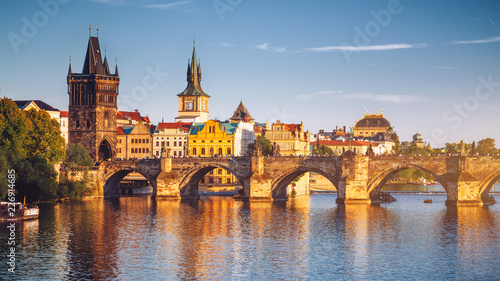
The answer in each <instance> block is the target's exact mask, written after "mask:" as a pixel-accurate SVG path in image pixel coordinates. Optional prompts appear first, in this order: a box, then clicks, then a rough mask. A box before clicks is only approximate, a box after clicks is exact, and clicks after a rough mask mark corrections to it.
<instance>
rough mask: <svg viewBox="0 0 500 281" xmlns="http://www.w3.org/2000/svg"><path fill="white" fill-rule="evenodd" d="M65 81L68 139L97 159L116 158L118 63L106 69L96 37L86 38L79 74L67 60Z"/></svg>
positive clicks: (105, 61) (106, 62) (106, 61)
mask: <svg viewBox="0 0 500 281" xmlns="http://www.w3.org/2000/svg"><path fill="white" fill-rule="evenodd" d="M97 32H99V29H97ZM98 34H99V33H98ZM67 81H68V95H69V142H70V143H75V144H76V143H80V144H82V145H83V146H85V147H86V148H87V150H88V151H89V153H90V156H91V157H92V158H93V159H94V160H96V161H102V160H106V159H109V158H113V157H115V155H116V143H117V138H116V130H117V124H116V113H117V103H116V99H117V97H118V88H119V84H120V77H119V76H118V66H116V67H115V73H114V74H112V73H111V72H110V71H109V66H108V60H107V58H106V54H105V55H104V61H103V60H102V53H101V49H100V47H99V38H98V37H92V36H90V38H89V43H88V46H87V54H86V55H85V61H84V64H83V70H82V73H72V72H71V62H70V65H69V70H68V77H67Z"/></svg>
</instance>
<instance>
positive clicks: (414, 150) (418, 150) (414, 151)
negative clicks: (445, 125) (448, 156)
mask: <svg viewBox="0 0 500 281" xmlns="http://www.w3.org/2000/svg"><path fill="white" fill-rule="evenodd" d="M404 154H405V155H409V156H411V155H422V156H427V155H429V154H431V155H433V154H437V152H436V151H435V150H432V149H430V148H427V147H418V146H417V144H415V143H412V144H411V145H410V147H407V148H406V149H405V151H404Z"/></svg>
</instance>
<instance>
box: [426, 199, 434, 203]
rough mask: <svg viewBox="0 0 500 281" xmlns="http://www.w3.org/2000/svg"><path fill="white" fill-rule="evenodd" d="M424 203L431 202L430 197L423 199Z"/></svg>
mask: <svg viewBox="0 0 500 281" xmlns="http://www.w3.org/2000/svg"><path fill="white" fill-rule="evenodd" d="M424 203H432V199H425V200H424Z"/></svg>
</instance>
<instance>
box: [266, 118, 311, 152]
mask: <svg viewBox="0 0 500 281" xmlns="http://www.w3.org/2000/svg"><path fill="white" fill-rule="evenodd" d="M264 136H265V137H266V138H267V139H268V140H270V141H271V143H276V144H277V145H278V146H279V149H280V154H281V155H286V156H290V155H293V156H299V155H308V154H309V153H310V152H311V151H310V147H309V132H308V131H307V132H306V131H304V124H303V123H300V124H285V123H281V122H280V121H279V120H278V121H276V123H273V125H272V126H270V128H269V129H267V130H265V131H264Z"/></svg>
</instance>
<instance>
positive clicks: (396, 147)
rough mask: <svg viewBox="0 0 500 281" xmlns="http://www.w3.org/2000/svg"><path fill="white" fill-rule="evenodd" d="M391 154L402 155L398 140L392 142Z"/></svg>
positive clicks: (401, 147)
mask: <svg viewBox="0 0 500 281" xmlns="http://www.w3.org/2000/svg"><path fill="white" fill-rule="evenodd" d="M391 154H392V155H401V154H403V146H402V145H401V143H400V142H399V140H395V141H394V146H393V147H392V151H391Z"/></svg>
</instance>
